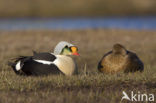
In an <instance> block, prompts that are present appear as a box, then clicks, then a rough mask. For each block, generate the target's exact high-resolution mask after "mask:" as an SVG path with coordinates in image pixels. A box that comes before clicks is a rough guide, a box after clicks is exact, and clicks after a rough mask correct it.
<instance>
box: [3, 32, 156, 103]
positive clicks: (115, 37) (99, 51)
mask: <svg viewBox="0 0 156 103" xmlns="http://www.w3.org/2000/svg"><path fill="white" fill-rule="evenodd" d="M155 38H156V31H145V30H138V31H137V30H115V29H107V30H106V29H86V30H70V31H62V30H56V31H54V30H53V31H47V30H34V31H31V30H30V31H29V30H28V31H0V102H2V103H21V102H23V103H43V102H44V103H53V102H57V103H97V102H99V103H119V102H120V100H121V97H122V91H123V90H124V91H126V92H127V93H130V91H134V92H136V93H137V92H138V91H140V92H141V93H153V94H155V95H156V63H155V61H156V55H155V52H156V48H155V45H156V41H155ZM61 40H65V41H69V42H72V43H74V44H75V45H77V46H78V47H79V52H80V54H81V57H75V60H76V62H77V63H78V67H79V73H80V74H79V75H76V76H71V77H68V76H63V75H57V76H56V75H49V76H43V77H41V76H39V77H33V76H30V77H25V76H17V75H16V74H15V73H14V72H13V71H12V70H11V68H10V67H8V66H7V65H6V64H7V62H8V60H10V59H11V58H14V57H16V56H19V55H32V50H36V51H40V52H44V51H48V52H50V51H53V48H54V46H55V45H56V44H57V43H58V42H59V41H61ZM115 43H121V44H123V45H124V46H125V47H126V48H127V49H129V50H132V51H135V52H136V53H137V54H138V56H139V57H140V58H141V60H142V61H143V62H144V64H145V70H144V72H143V73H139V72H136V73H130V74H124V73H118V74H113V75H111V74H101V73H98V71H97V64H98V61H99V60H100V59H101V57H102V56H103V54H104V53H106V52H108V51H109V50H111V48H112V45H113V44H115ZM85 63H86V64H87V66H86V70H84V67H85ZM85 71H87V73H85ZM124 102H128V101H126V100H125V101H124Z"/></svg>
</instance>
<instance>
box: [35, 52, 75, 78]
mask: <svg viewBox="0 0 156 103" xmlns="http://www.w3.org/2000/svg"><path fill="white" fill-rule="evenodd" d="M55 56H56V59H55V60H54V61H53V62H51V61H46V60H35V59H34V61H36V62H38V63H42V64H46V65H51V64H54V65H56V66H57V67H58V68H59V70H60V71H61V72H63V73H64V74H65V75H73V74H76V72H77V66H76V64H75V62H74V60H73V59H72V58H71V57H68V56H65V55H55Z"/></svg>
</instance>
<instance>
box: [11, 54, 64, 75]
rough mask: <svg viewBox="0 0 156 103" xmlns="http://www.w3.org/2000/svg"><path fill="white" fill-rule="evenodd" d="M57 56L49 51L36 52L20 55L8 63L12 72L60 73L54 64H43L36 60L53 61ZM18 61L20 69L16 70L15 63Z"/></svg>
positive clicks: (26, 73) (34, 73)
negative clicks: (30, 54)
mask: <svg viewBox="0 0 156 103" xmlns="http://www.w3.org/2000/svg"><path fill="white" fill-rule="evenodd" d="M55 59H57V57H56V56H55V55H53V54H51V53H36V52H34V55H33V56H20V57H18V58H16V59H15V61H14V62H12V63H9V65H10V66H11V67H12V68H13V70H14V72H15V73H16V74H19V75H23V74H24V75H48V74H60V73H62V72H61V71H60V70H59V68H58V67H57V66H56V65H55V64H53V63H52V64H43V63H40V62H37V61H36V60H44V61H48V62H53V61H55ZM19 61H20V66H21V69H20V70H17V69H16V65H17V63H18V62H19Z"/></svg>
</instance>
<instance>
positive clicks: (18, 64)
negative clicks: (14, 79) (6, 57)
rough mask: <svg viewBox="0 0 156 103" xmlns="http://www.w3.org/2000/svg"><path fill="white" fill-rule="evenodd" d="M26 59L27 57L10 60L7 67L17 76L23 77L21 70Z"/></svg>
mask: <svg viewBox="0 0 156 103" xmlns="http://www.w3.org/2000/svg"><path fill="white" fill-rule="evenodd" d="M27 58H28V57H27V56H19V57H17V58H13V59H11V61H8V66H10V67H11V68H12V69H13V71H14V72H15V73H16V74H17V75H23V72H22V71H21V68H22V66H23V64H24V61H25V60H26V59H27Z"/></svg>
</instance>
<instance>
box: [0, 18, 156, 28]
mask: <svg viewBox="0 0 156 103" xmlns="http://www.w3.org/2000/svg"><path fill="white" fill-rule="evenodd" d="M86 28H115V29H149V30H156V16H152V17H123V18H119V17H101V18H58V19H57V18H48V19H39V18H37V19H34V18H33V19H30V18H29V19H28V18H22V19H21V18H18V19H0V30H27V29H31V30H33V29H65V30H68V29H86Z"/></svg>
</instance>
